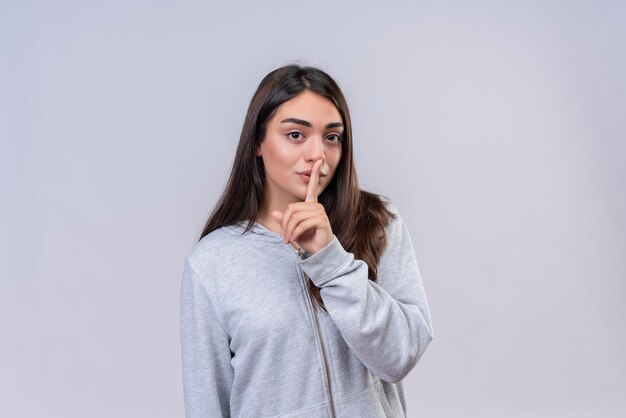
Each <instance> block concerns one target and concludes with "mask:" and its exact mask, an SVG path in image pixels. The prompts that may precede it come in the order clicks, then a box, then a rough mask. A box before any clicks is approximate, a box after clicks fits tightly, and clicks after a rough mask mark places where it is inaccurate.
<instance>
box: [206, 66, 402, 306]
mask: <svg viewBox="0 0 626 418" xmlns="http://www.w3.org/2000/svg"><path fill="white" fill-rule="evenodd" d="M305 90H309V91H311V92H313V93H316V94H319V95H321V96H324V97H326V98H327V99H329V100H330V101H331V102H332V103H333V104H334V105H335V107H336V108H337V110H338V111H339V114H340V115H341V118H342V120H343V124H344V131H343V140H342V142H341V147H342V149H341V159H340V160H339V164H338V165H337V168H336V171H335V174H334V176H333V178H332V180H331V182H330V183H329V184H328V186H327V187H326V189H325V190H324V191H323V192H322V193H321V194H320V195H319V197H318V202H319V203H321V204H322V205H323V206H324V208H325V210H326V213H327V215H328V219H329V221H330V225H331V228H332V230H333V233H334V234H335V235H336V236H337V238H338V239H339V242H340V243H341V245H342V246H343V247H344V248H345V249H346V251H349V252H351V253H353V254H354V256H355V257H356V258H358V259H360V260H363V261H365V263H366V264H367V266H368V276H369V279H370V280H372V281H376V277H377V266H378V259H379V257H380V255H381V254H382V252H383V250H384V249H385V246H386V243H387V238H386V234H385V227H386V226H387V224H388V223H389V220H390V219H391V218H393V217H394V215H393V214H392V213H391V212H389V210H387V208H386V207H385V204H384V202H383V201H382V199H381V196H379V195H376V194H374V193H369V192H366V191H364V190H361V189H360V187H359V183H358V179H357V175H356V170H355V167H354V160H353V154H352V125H351V122H350V112H349V109H348V104H347V102H346V99H345V97H344V95H343V93H342V92H341V90H340V89H339V86H338V85H337V83H336V82H335V81H334V80H333V79H332V78H331V77H330V76H329V75H328V74H326V73H325V72H324V71H322V70H320V69H318V68H315V67H302V66H298V65H287V66H284V67H281V68H278V69H276V70H274V71H272V72H270V73H269V74H268V75H266V76H265V78H263V80H262V81H261V84H260V85H259V87H258V88H257V90H256V92H255V93H254V96H252V100H251V101H250V105H249V106H248V112H247V114H246V118H245V120H244V123H243V128H242V130H241V136H240V137H239V145H238V146H237V152H236V155H235V161H234V163H233V168H232V171H231V173H230V177H229V179H228V183H227V184H226V188H225V190H224V192H223V194H222V196H221V197H220V199H219V201H218V203H217V205H216V206H215V208H214V210H213V212H212V213H211V215H210V216H209V218H208V220H207V221H206V224H205V226H204V229H203V231H202V234H201V235H200V239H202V238H203V237H204V236H206V235H208V234H210V233H211V232H213V231H214V230H216V229H218V228H220V227H222V226H226V225H233V224H236V223H239V222H242V221H243V222H247V225H246V229H245V231H244V233H245V232H247V231H249V230H250V228H252V226H253V225H254V223H255V221H256V218H257V214H258V212H259V209H260V207H261V202H262V199H263V187H264V184H265V171H264V168H263V160H262V159H261V157H260V156H257V153H256V150H257V147H258V146H259V145H260V144H261V142H262V141H263V139H264V138H265V133H266V128H267V122H268V121H269V120H270V119H271V118H272V116H273V115H274V114H275V113H276V109H277V108H278V107H279V106H280V105H281V104H283V103H284V102H286V101H288V100H290V99H292V98H294V97H295V96H297V95H298V94H300V93H302V92H303V91H305ZM307 283H308V287H309V290H310V292H311V294H312V296H313V298H314V299H315V301H316V302H317V303H318V305H319V306H320V307H321V308H322V309H326V308H325V306H324V302H323V301H322V298H321V295H320V290H319V288H317V287H316V286H314V285H313V284H312V282H311V281H310V280H307Z"/></svg>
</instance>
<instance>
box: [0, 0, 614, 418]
mask: <svg viewBox="0 0 626 418" xmlns="http://www.w3.org/2000/svg"><path fill="white" fill-rule="evenodd" d="M625 5H626V3H624V2H618V1H614V2H612V1H524V2H496V1H474V2H461V1H458V2H447V1H438V2H430V3H426V2H415V1H410V2H409V1H406V2H391V3H389V4H386V5H384V6H383V5H382V3H381V4H378V2H362V1H360V2H358V1H343V2H341V1H317V2H306V3H305V2H302V3H301V4H298V3H297V2H293V1H284V2H277V1H265V2H247V3H244V2H229V3H228V4H226V2H224V4H222V3H221V2H220V3H217V2H206V1H204V2H200V1H195V2H194V1H147V0H143V1H120V0H118V1H75V2H72V1H50V2H44V1H39V2H37V1H30V2H29V1H10V0H2V2H1V3H0V54H1V55H0V138H1V140H2V142H1V148H0V176H1V177H0V187H1V194H0V202H1V206H0V208H1V212H0V228H1V229H0V338H1V339H0V416H3V417H40V416H46V417H180V416H183V401H182V383H181V370H180V348H179V333H178V332H179V331H178V320H179V301H178V298H179V286H180V277H181V273H182V267H183V261H184V257H185V255H186V254H187V252H188V251H189V250H190V248H191V246H192V245H193V244H194V243H195V241H196V240H197V238H198V235H199V233H200V231H201V229H202V225H203V223H204V221H205V220H206V217H207V215H208V214H209V211H210V210H211V208H212V206H213V204H214V203H215V201H216V199H217V198H218V197H219V195H220V193H221V191H222V188H223V186H224V184H225V181H226V179H227V177H228V174H229V172H230V166H231V163H232V160H233V157H234V150H235V147H236V143H237V140H238V138H239V132H240V129H241V125H242V122H243V118H244V114H245V111H246V108H247V104H248V102H249V100H250V98H251V96H252V94H253V92H254V90H255V88H256V87H257V85H258V83H259V82H260V80H261V78H262V77H263V76H264V75H265V74H266V73H267V72H269V71H271V70H272V69H274V68H276V67H279V66H282V65H284V64H287V63H290V62H292V61H294V60H300V62H301V63H305V64H310V65H316V66H319V67H321V68H323V69H325V70H326V71H328V72H329V73H330V74H331V75H332V76H333V77H334V78H335V79H336V80H337V81H338V82H339V84H340V86H341V87H342V88H343V90H344V92H345V94H346V96H347V99H348V102H349V104H350V106H351V111H352V115H353V125H354V141H355V147H356V162H357V168H358V171H359V175H360V179H361V183H362V185H363V187H364V188H365V189H368V190H371V191H374V192H378V193H382V194H384V195H386V196H388V197H389V198H391V200H392V201H393V202H394V203H395V204H396V206H397V207H398V209H399V210H400V213H401V214H402V216H403V218H404V219H405V222H406V223H407V225H408V227H409V229H410V232H411V234H412V237H413V244H414V247H415V252H416V255H417V259H418V263H419V265H420V268H421V272H422V275H423V281H424V286H425V289H426V293H427V296H428V298H429V302H430V308H431V313H432V318H433V324H434V330H435V340H434V341H433V343H432V345H431V346H430V347H429V349H428V350H427V352H426V354H425V355H424V357H423V358H422V360H421V361H420V363H419V364H418V366H417V367H416V368H415V369H414V370H413V372H412V373H411V374H410V375H409V377H408V378H407V379H406V381H405V390H406V394H407V404H408V411H409V416H410V417H481V418H482V417H623V416H625V415H626V398H625V397H624V396H623V395H624V388H625V387H626V354H625V353H626V326H625V325H624V319H625V318H626V307H625V304H624V295H626V283H625V279H626V274H625V271H626V219H625V216H624V214H625V213H626V193H625V190H626V138H625V135H624V132H625V128H626V123H625V121H626V103H625V101H626V76H625V74H626V47H625V45H624V40H625V39H626V6H625Z"/></svg>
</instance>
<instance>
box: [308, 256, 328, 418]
mask: <svg viewBox="0 0 626 418" xmlns="http://www.w3.org/2000/svg"><path fill="white" fill-rule="evenodd" d="M299 269H300V268H299ZM300 273H301V276H302V280H303V282H304V290H305V292H306V295H307V303H308V305H309V309H310V311H311V316H312V317H313V323H314V324H315V336H316V337H317V338H316V339H317V343H318V344H319V347H320V350H321V352H322V363H323V364H324V373H325V375H326V389H327V390H328V398H329V399H328V404H329V406H330V416H331V418H335V406H334V405H333V393H332V388H331V384H330V373H329V372H328V364H327V359H326V349H325V348H324V341H323V339H322V331H321V329H320V325H319V323H318V322H317V315H316V314H315V311H317V306H316V305H315V302H314V301H313V298H312V297H311V293H310V292H309V286H308V283H307V277H306V275H305V274H304V272H303V271H302V269H300Z"/></svg>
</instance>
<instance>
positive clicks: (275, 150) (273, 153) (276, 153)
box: [263, 143, 297, 171]
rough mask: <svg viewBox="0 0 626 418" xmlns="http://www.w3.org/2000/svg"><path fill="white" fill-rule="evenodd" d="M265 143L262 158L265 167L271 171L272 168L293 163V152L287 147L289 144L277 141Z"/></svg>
mask: <svg viewBox="0 0 626 418" xmlns="http://www.w3.org/2000/svg"><path fill="white" fill-rule="evenodd" d="M267 145H268V146H267V147H266V148H265V149H264V150H263V156H264V158H263V160H264V162H265V168H266V169H269V170H270V171H271V170H272V169H280V168H283V167H289V166H291V165H293V162H294V153H293V151H292V150H290V149H289V146H285V144H277V143H271V144H270V143H268V144H267ZM296 159H297V158H296Z"/></svg>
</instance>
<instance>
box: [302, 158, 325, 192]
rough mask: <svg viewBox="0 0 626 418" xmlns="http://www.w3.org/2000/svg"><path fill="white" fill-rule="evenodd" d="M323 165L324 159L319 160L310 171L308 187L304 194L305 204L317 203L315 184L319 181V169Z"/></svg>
mask: <svg viewBox="0 0 626 418" xmlns="http://www.w3.org/2000/svg"><path fill="white" fill-rule="evenodd" d="M322 164H324V158H320V159H319V160H317V161H316V162H315V164H313V168H312V169H311V177H310V178H309V187H308V188H307V192H306V199H305V202H317V186H318V185H317V183H318V182H319V179H320V168H322Z"/></svg>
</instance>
